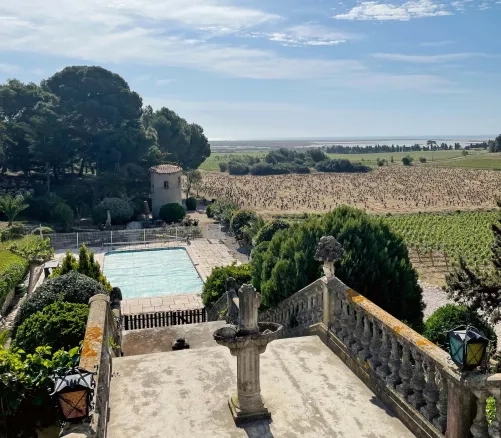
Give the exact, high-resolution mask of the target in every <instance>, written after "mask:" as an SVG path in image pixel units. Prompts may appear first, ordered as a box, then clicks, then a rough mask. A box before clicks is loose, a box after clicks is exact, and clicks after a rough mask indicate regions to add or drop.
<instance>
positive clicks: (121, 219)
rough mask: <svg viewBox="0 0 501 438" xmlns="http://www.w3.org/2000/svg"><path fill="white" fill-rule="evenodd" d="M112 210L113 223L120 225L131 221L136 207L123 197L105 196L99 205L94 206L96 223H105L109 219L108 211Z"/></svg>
mask: <svg viewBox="0 0 501 438" xmlns="http://www.w3.org/2000/svg"><path fill="white" fill-rule="evenodd" d="M108 210H109V211H110V215H111V223H112V224H113V225H120V224H125V223H127V222H129V220H130V219H131V218H132V216H133V215H134V208H133V207H132V205H131V204H130V202H129V201H127V200H126V199H122V198H104V199H103V200H102V201H101V202H100V203H99V205H98V206H97V207H96V208H94V211H93V213H92V214H93V217H94V222H95V223H96V224H104V223H106V219H107V212H108Z"/></svg>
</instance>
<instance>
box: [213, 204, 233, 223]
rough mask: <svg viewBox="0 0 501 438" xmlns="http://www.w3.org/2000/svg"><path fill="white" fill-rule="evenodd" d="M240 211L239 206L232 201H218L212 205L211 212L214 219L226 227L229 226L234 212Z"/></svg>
mask: <svg viewBox="0 0 501 438" xmlns="http://www.w3.org/2000/svg"><path fill="white" fill-rule="evenodd" d="M236 210H238V205H237V204H235V203H234V202H231V201H225V200H223V199H222V200H217V201H216V202H214V204H212V209H211V212H212V213H213V215H214V218H215V219H216V220H218V221H220V222H222V223H223V224H225V225H229V224H230V221H231V217H232V216H233V212H235V211H236Z"/></svg>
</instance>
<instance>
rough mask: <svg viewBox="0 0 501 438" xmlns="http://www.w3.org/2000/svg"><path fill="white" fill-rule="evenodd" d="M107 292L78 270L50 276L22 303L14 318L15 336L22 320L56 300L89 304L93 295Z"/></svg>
mask: <svg viewBox="0 0 501 438" xmlns="http://www.w3.org/2000/svg"><path fill="white" fill-rule="evenodd" d="M107 293H108V292H107V291H106V289H105V288H104V287H103V285H102V284H100V283H98V282H97V281H96V280H93V279H92V278H90V277H87V276H86V275H83V274H80V273H78V272H76V271H71V272H69V273H68V274H65V275H61V276H60V277H55V278H49V279H48V280H46V281H45V282H43V283H42V285H41V286H40V287H38V288H37V289H36V290H35V291H34V292H33V293H32V294H31V296H29V297H28V298H27V299H26V300H24V301H23V303H22V304H21V306H20V308H19V311H18V313H17V315H16V319H15V320H14V330H13V336H15V334H16V333H15V332H16V330H17V328H18V327H19V325H20V324H21V323H22V322H24V321H25V320H26V319H27V318H29V317H30V316H31V315H33V314H35V313H36V312H39V311H40V310H42V309H43V308H44V307H46V306H48V305H49V304H52V303H55V302H56V301H67V302H69V303H75V304H88V303H89V299H90V298H91V297H92V296H94V295H96V294H107Z"/></svg>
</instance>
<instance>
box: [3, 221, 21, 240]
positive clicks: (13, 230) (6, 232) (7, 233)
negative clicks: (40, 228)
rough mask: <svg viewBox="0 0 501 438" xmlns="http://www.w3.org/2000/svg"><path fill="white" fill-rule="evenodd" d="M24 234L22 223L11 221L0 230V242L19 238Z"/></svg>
mask: <svg viewBox="0 0 501 438" xmlns="http://www.w3.org/2000/svg"><path fill="white" fill-rule="evenodd" d="M23 236H24V225H23V224H19V223H13V224H12V225H11V226H9V227H7V228H4V229H3V230H2V231H0V242H7V241H8V240H15V239H20V238H21V237H23Z"/></svg>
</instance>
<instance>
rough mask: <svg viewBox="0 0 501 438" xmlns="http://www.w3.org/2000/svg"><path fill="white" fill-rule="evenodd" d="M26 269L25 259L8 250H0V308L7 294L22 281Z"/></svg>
mask: <svg viewBox="0 0 501 438" xmlns="http://www.w3.org/2000/svg"><path fill="white" fill-rule="evenodd" d="M27 269H28V262H27V261H26V260H25V259H23V258H22V257H20V256H18V255H15V254H13V253H11V252H10V251H6V250H4V251H0V308H1V307H2V306H3V304H4V302H5V298H6V297H7V294H8V293H9V292H10V291H11V290H12V289H13V288H14V287H16V286H17V285H18V284H19V283H20V282H21V281H22V279H23V277H24V276H25V275H26V270H27Z"/></svg>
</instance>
